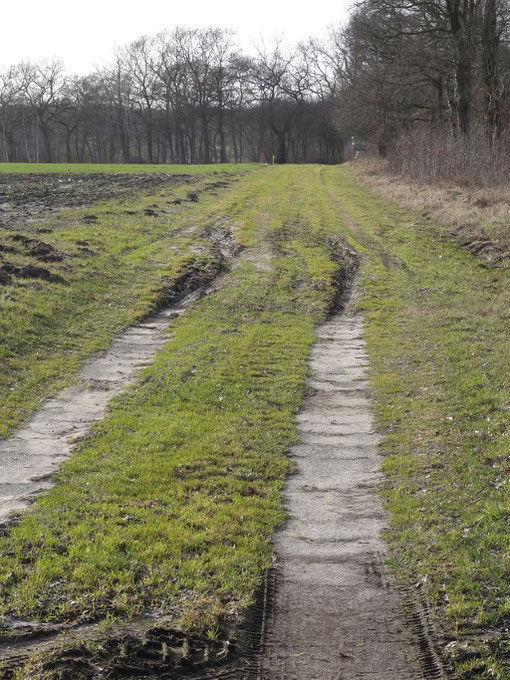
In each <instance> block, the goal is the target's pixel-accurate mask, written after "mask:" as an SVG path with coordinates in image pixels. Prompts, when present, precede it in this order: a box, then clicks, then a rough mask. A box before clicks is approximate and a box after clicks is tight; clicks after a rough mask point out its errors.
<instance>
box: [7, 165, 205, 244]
mask: <svg viewBox="0 0 510 680" xmlns="http://www.w3.org/2000/svg"><path fill="white" fill-rule="evenodd" d="M199 181H200V176H198V175H197V176H193V175H171V174H166V173H140V174H132V175H131V174H129V175H128V174H120V173H119V174H117V173H112V174H106V173H89V174H72V175H65V174H58V173H57V174H26V175H20V174H3V173H0V233H1V231H2V230H3V229H12V228H13V227H15V226H21V225H27V224H30V223H34V222H40V221H41V220H44V219H45V218H47V217H49V216H51V215H52V214H56V213H58V212H59V211H60V210H62V209H64V208H85V207H87V206H90V205H92V204H94V203H97V202H98V201H104V200H108V199H112V198H122V197H129V196H132V195H133V193H134V192H144V191H151V190H156V189H160V188H167V187H171V186H180V185H183V184H189V185H193V184H195V183H197V182H199ZM84 219H85V220H86V221H88V222H94V221H95V220H97V216H95V215H87V216H86V217H85V218H84ZM39 231H40V230H39Z"/></svg>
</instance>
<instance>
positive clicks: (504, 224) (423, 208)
mask: <svg viewBox="0 0 510 680" xmlns="http://www.w3.org/2000/svg"><path fill="white" fill-rule="evenodd" d="M355 167H356V170H357V173H358V177H359V180H360V182H361V183H362V184H363V186H365V187H368V188H370V189H373V190H375V191H377V192H378V193H380V194H381V195H382V196H383V197H384V198H386V199H388V200H391V201H394V202H395V203H398V204H400V205H403V206H405V207H406V208H410V209H412V210H417V211H419V212H420V213H421V214H422V215H423V216H424V217H427V218H430V219H431V220H434V221H435V222H437V223H439V224H440V225H442V226H443V227H444V228H445V233H447V234H448V235H452V236H454V237H455V238H456V239H457V240H458V242H459V243H460V245H461V246H462V247H463V248H465V249H466V250H469V251H470V252H472V253H473V254H476V255H480V256H482V257H484V258H485V259H486V260H488V261H489V262H490V263H491V264H493V265H495V266H497V265H499V264H500V263H501V262H502V261H504V260H506V259H508V258H509V257H510V183H505V184H503V183H502V184H498V185H497V186H473V185H471V184H468V183H460V182H453V181H443V182H438V183H436V184H429V183H426V182H420V181H418V180H415V179H410V178H409V177H406V176H403V175H399V174H395V173H392V172H391V171H390V170H389V169H388V167H387V164H386V163H385V162H384V161H382V160H379V159H375V158H370V159H363V160H361V161H358V162H357V163H356V166H355Z"/></svg>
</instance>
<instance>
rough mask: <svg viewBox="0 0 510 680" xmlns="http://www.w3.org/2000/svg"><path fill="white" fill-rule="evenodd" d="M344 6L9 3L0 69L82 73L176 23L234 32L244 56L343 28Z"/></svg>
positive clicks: (344, 1)
mask: <svg viewBox="0 0 510 680" xmlns="http://www.w3.org/2000/svg"><path fill="white" fill-rule="evenodd" d="M351 4H352V0H312V1H311V2H310V0H307V2H304V1H303V0H301V1H300V0H244V1H243V0H81V2H80V1H75V2H72V1H71V0H46V1H45V0H24V1H22V0H10V2H5V3H3V7H2V28H3V30H2V36H1V39H0V64H1V65H4V66H5V65H10V64H16V63H19V62H20V61H29V60H38V59H43V58H46V57H57V58H58V59H62V60H63V62H64V65H65V67H66V70H67V71H68V72H69V73H76V74H80V75H84V74H86V73H88V72H90V71H92V70H93V69H94V67H95V66H98V65H100V64H101V63H103V62H105V61H108V60H109V59H111V57H112V55H113V52H114V49H115V47H118V46H120V45H124V44H126V43H129V42H131V41H132V40H136V39H137V38H139V37H140V36H141V35H154V34H156V33H158V32H159V31H161V30H163V29H172V28H174V27H175V26H177V25H180V26H186V27H190V28H206V27H208V26H217V27H220V28H232V29H234V30H235V31H236V32H237V42H238V44H239V46H240V47H241V48H242V49H243V50H244V51H245V52H249V51H252V44H253V42H257V41H259V40H260V37H261V36H262V35H263V36H264V38H265V39H266V42H269V43H270V41H271V38H272V37H273V36H275V35H279V36H283V38H284V41H285V42H286V43H289V44H293V43H295V42H297V41H299V40H304V39H306V38H307V37H308V36H320V35H322V34H324V33H325V30H326V27H327V26H328V25H330V24H338V23H344V22H345V21H346V19H347V16H348V8H349V6H350V5H351Z"/></svg>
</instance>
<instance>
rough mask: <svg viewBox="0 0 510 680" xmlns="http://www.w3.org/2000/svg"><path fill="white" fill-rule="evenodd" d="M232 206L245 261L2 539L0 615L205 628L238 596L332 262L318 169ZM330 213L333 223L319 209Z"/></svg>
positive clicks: (252, 565) (290, 433)
mask: <svg viewBox="0 0 510 680" xmlns="http://www.w3.org/2000/svg"><path fill="white" fill-rule="evenodd" d="M245 181H246V182H247V183H248V182H249V185H250V188H251V191H244V192H243V191H238V193H237V202H236V205H235V208H234V206H232V205H231V206H230V210H231V211H232V210H236V211H237V213H238V214H239V215H241V216H242V229H241V233H240V238H241V240H242V242H243V243H244V245H245V247H246V249H245V256H244V257H243V258H242V259H241V260H240V262H239V264H238V265H237V266H236V268H235V270H234V271H233V272H232V273H231V274H230V275H229V277H228V278H227V280H226V281H225V285H224V286H223V288H222V289H221V290H220V291H218V292H217V293H215V294H213V295H210V296H208V297H207V298H205V299H203V300H201V301H200V302H199V303H197V304H196V306H194V307H193V308H192V309H191V310H190V311H189V312H188V313H187V314H186V315H185V316H184V317H181V318H180V319H179V320H178V321H177V322H176V324H175V326H174V328H173V337H172V340H171V341H170V342H169V343H168V344H167V345H166V347H165V348H164V349H163V350H161V352H160V353H159V354H158V356H157V360H156V361H155V363H154V365H153V366H152V367H151V368H149V369H148V370H146V371H145V373H144V375H143V377H142V380H141V382H140V383H139V384H138V385H137V386H136V387H134V388H133V389H130V390H129V391H128V392H127V393H125V394H124V395H123V396H122V397H120V398H117V399H116V400H115V402H114V404H113V407H112V410H111V413H110V414H109V416H108V417H107V418H106V419H105V420H104V421H102V422H101V424H100V425H99V426H98V427H97V428H96V429H95V431H94V432H93V434H92V436H91V437H90V438H89V439H87V440H86V441H83V442H82V443H81V445H80V446H79V447H78V449H77V450H76V451H75V453H74V454H73V457H72V458H71V459H70V460H69V461H68V462H67V463H66V464H65V465H64V466H63V469H62V471H61V473H60V474H59V475H58V477H57V484H56V486H55V488H54V489H53V490H52V491H50V492H49V493H47V494H45V495H44V496H42V497H40V499H39V500H38V502H37V503H36V504H35V506H34V507H33V508H32V509H31V510H30V512H29V513H28V514H27V515H25V516H24V517H23V518H22V520H21V522H20V524H19V525H18V526H16V527H15V528H13V530H12V531H11V533H10V535H9V536H7V537H4V538H2V539H0V549H1V552H2V555H3V559H2V562H1V565H0V583H1V585H2V591H1V600H0V606H1V610H2V612H3V613H4V614H7V613H10V614H15V615H17V616H22V617H36V618H41V619H50V620H70V619H76V618H80V617H81V618H85V619H86V618H93V617H111V616H121V617H129V616H132V615H134V614H136V613H138V612H143V611H146V610H151V611H156V612H161V613H166V614H168V613H169V612H170V613H173V614H175V616H176V618H177V619H178V621H179V622H180V624H181V625H184V626H186V627H192V628H199V629H203V628H206V629H208V630H210V631H214V630H215V628H216V626H217V625H218V623H219V621H221V618H222V617H223V616H225V615H227V614H232V613H233V612H235V611H239V610H240V609H242V608H243V607H244V606H246V604H247V603H248V602H249V601H250V600H251V598H252V596H253V592H254V589H255V588H256V586H257V584H258V583H259V580H260V576H261V573H262V572H263V570H264V569H265V568H266V567H267V565H268V563H269V556H270V537H271V534H272V532H273V530H274V528H275V526H276V525H277V524H278V523H279V522H281V520H282V518H283V512H282V507H281V499H280V496H279V489H280V488H281V485H282V483H283V479H284V477H285V475H286V474H287V473H288V472H289V470H290V467H291V466H290V463H289V461H288V459H287V457H286V455H285V453H286V451H287V449H288V447H289V446H290V445H291V444H292V443H293V442H294V441H295V438H296V435H295V424H294V416H295V413H296V411H297V409H298V408H299V405H300V401H301V398H302V395H303V393H304V389H305V378H306V374H307V364H308V353H309V348H310V346H311V344H312V343H313V341H314V333H313V329H314V325H315V324H316V323H317V322H318V321H320V320H321V319H323V318H324V316H325V314H326V310H327V308H328V306H329V304H330V302H331V300H332V297H333V295H334V292H335V274H336V273H337V270H338V263H336V262H334V261H332V259H331V247H330V245H329V243H328V233H329V232H333V231H334V229H335V223H334V221H329V220H328V217H327V215H326V214H325V213H324V214H322V212H321V210H320V209H319V210H318V211H314V210H313V209H312V208H311V206H312V205H313V204H314V201H315V203H316V204H320V203H321V200H325V194H324V193H323V192H322V194H320V184H319V175H318V173H312V172H311V171H310V169H307V168H297V167H294V168H292V167H291V168H281V169H280V168H278V169H268V171H267V172H266V173H256V174H253V175H251V177H249V178H247V179H246V180H245ZM328 215H329V216H330V217H331V215H330V213H328Z"/></svg>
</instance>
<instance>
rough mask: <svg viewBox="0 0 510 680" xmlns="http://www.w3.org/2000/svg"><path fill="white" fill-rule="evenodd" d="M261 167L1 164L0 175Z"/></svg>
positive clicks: (177, 172)
mask: <svg viewBox="0 0 510 680" xmlns="http://www.w3.org/2000/svg"><path fill="white" fill-rule="evenodd" d="M257 167H260V166H259V164H258V163H217V164H215V165H198V164H197V165H164V164H152V165H151V164H149V163H108V164H104V163H0V173H19V174H23V175H26V174H29V173H45V174H46V173H64V174H72V173H96V172H106V173H122V174H129V175H134V174H137V173H141V172H165V173H169V174H172V175H203V174H210V173H212V172H228V173H237V172H240V171H243V170H252V169H254V168H257Z"/></svg>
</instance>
